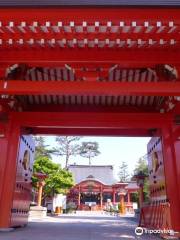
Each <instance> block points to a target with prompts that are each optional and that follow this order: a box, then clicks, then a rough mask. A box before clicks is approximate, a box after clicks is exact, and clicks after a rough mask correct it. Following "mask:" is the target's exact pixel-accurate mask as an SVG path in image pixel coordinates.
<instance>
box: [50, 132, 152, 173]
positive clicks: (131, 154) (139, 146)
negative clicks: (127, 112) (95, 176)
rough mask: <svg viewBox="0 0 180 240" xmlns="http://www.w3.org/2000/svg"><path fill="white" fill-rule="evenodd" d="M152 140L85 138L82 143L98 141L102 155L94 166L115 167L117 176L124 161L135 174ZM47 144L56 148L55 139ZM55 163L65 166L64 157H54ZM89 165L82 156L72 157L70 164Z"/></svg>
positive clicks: (97, 158)
mask: <svg viewBox="0 0 180 240" xmlns="http://www.w3.org/2000/svg"><path fill="white" fill-rule="evenodd" d="M149 140H150V138H145V137H144V138H132V137H126V138H125V137H83V138H82V140H81V141H96V142H98V143H99V150H100V152H101V154H100V155H99V156H97V157H95V158H93V159H92V164H97V165H113V166H114V172H115V175H117V172H118V170H119V166H120V165H121V163H122V161H125V162H126V163H127V164H128V169H129V173H132V172H133V169H134V168H135V165H136V163H137V161H138V159H139V158H140V157H142V156H144V155H145V154H146V152H147V143H148V141H149ZM46 143H47V144H49V145H51V146H54V145H55V144H56V143H55V137H47V138H46ZM53 161H54V162H58V163H60V164H61V165H62V166H64V164H65V159H64V158H63V157H53ZM73 163H76V164H88V159H86V158H82V157H80V156H76V157H71V159H70V164H73Z"/></svg>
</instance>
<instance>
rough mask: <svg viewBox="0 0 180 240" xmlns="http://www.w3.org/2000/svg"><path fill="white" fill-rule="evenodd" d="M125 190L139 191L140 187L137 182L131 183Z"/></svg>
mask: <svg viewBox="0 0 180 240" xmlns="http://www.w3.org/2000/svg"><path fill="white" fill-rule="evenodd" d="M125 188H126V189H128V190H138V189H139V186H138V185H137V183H136V182H129V183H128V185H127V186H126V187H125Z"/></svg>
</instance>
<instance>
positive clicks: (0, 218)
mask: <svg viewBox="0 0 180 240" xmlns="http://www.w3.org/2000/svg"><path fill="white" fill-rule="evenodd" d="M5 128H6V135H5V136H4V138H1V140H0V141H1V143H2V145H1V150H0V153H1V155H0V156H1V157H0V165H1V166H2V167H3V168H2V169H3V174H2V177H1V188H0V189H1V195H0V228H8V227H10V221H11V208H12V200H13V194H14V185H15V180H16V164H17V155H18V148H19V140H20V126H19V125H18V124H17V123H16V122H14V121H13V120H12V119H11V120H9V121H8V123H7V124H6V126H5Z"/></svg>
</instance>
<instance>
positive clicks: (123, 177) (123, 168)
mask: <svg viewBox="0 0 180 240" xmlns="http://www.w3.org/2000/svg"><path fill="white" fill-rule="evenodd" d="M119 168H120V171H119V173H118V176H119V180H120V182H128V181H129V172H128V165H127V164H126V162H124V161H123V162H122V164H121V165H120V167H119Z"/></svg>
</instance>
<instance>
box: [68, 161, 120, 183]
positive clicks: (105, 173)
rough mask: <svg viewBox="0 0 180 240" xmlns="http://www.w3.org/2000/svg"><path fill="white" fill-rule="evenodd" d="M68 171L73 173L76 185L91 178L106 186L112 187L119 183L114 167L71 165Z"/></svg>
mask: <svg viewBox="0 0 180 240" xmlns="http://www.w3.org/2000/svg"><path fill="white" fill-rule="evenodd" d="M68 169H69V171H70V172H71V173H72V175H73V177H74V181H75V183H76V184H78V183H80V182H82V181H85V180H88V179H89V178H90V177H91V179H92V178H93V179H94V180H97V181H100V182H102V183H103V184H105V185H112V184H115V183H116V182H117V180H116V179H115V177H114V174H113V166H112V165H103V166H101V165H90V166H89V165H70V166H69V168H68Z"/></svg>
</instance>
